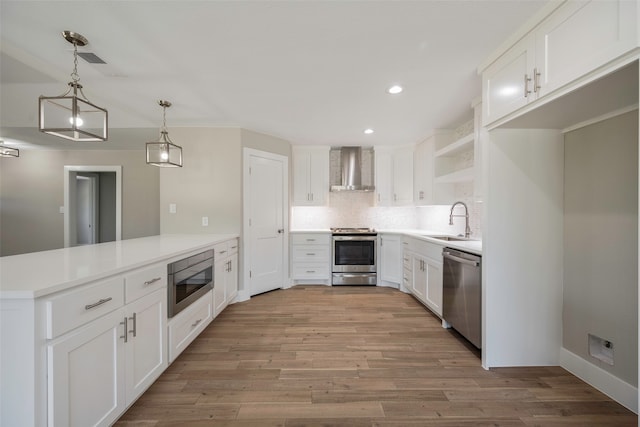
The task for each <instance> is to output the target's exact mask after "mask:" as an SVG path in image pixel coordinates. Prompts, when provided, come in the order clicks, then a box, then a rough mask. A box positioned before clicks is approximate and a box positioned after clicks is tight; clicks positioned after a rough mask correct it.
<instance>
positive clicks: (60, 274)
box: [0, 234, 238, 299]
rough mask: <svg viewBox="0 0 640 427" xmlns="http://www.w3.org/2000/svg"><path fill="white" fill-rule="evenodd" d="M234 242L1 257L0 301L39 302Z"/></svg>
mask: <svg viewBox="0 0 640 427" xmlns="http://www.w3.org/2000/svg"><path fill="white" fill-rule="evenodd" d="M236 237H238V235H237V234H205V235H202V234H194V235H188V234H165V235H159V236H151V237H142V238H139V239H130V240H120V241H117V242H109V243H100V244H97V245H88V246H76V247H73V248H64V249H55V250H51V251H43V252H33V253H29V254H23V255H12V256H7V257H0V299H13V298H17V299H25V298H26V299H32V298H37V297H41V296H44V295H48V294H51V293H54V292H59V291H62V290H65V289H69V288H72V287H74V286H77V285H81V284H84V283H87V282H91V281H94V280H100V279H102V278H104V277H108V276H112V275H114V274H118V273H121V272H124V271H127V270H131V269H134V268H138V267H141V266H144V265H147V264H152V263H154V262H159V261H162V260H166V259H169V258H172V257H179V256H181V255H184V254H187V253H189V252H193V251H197V250H199V249H204V248H206V247H209V246H212V245H214V244H216V243H219V242H223V241H225V240H229V239H233V238H236Z"/></svg>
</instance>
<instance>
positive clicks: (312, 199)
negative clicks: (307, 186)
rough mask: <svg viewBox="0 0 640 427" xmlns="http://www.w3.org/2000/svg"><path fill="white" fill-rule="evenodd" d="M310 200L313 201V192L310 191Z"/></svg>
mask: <svg viewBox="0 0 640 427" xmlns="http://www.w3.org/2000/svg"><path fill="white" fill-rule="evenodd" d="M311 201H312V202H313V193H311Z"/></svg>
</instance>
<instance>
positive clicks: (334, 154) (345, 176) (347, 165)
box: [330, 147, 375, 191]
mask: <svg viewBox="0 0 640 427" xmlns="http://www.w3.org/2000/svg"><path fill="white" fill-rule="evenodd" d="M373 155H374V154H373V150H372V149H363V148H362V147H340V148H333V149H331V157H330V159H331V167H330V169H331V170H330V178H331V191H373V190H374V189H375V187H374V185H373V168H374V166H373V165H374V162H373Z"/></svg>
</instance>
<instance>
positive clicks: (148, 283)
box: [144, 277, 162, 285]
mask: <svg viewBox="0 0 640 427" xmlns="http://www.w3.org/2000/svg"><path fill="white" fill-rule="evenodd" d="M159 280H162V277H155V278H153V279H151V280H147V281H146V282H144V284H145V285H150V284H152V283H156V282H157V281H159Z"/></svg>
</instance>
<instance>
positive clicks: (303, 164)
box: [293, 146, 329, 206]
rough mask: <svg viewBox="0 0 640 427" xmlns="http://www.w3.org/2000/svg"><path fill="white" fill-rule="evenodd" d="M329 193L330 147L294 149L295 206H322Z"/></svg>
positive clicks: (295, 147) (298, 147)
mask: <svg viewBox="0 0 640 427" xmlns="http://www.w3.org/2000/svg"><path fill="white" fill-rule="evenodd" d="M328 191H329V146H326V147H315V146H314V147H303V146H294V147H293V204H294V205H296V206H322V205H325V204H326V194H327V192H328Z"/></svg>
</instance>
